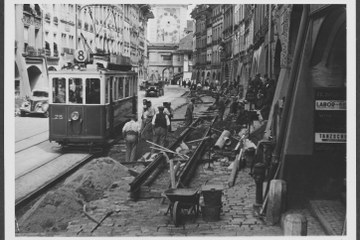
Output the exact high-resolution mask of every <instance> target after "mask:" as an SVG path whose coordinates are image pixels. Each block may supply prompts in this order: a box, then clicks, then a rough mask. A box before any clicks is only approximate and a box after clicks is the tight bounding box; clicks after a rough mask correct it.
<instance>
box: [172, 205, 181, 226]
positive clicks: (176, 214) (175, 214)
mask: <svg viewBox="0 0 360 240" xmlns="http://www.w3.org/2000/svg"><path fill="white" fill-rule="evenodd" d="M172 210H173V213H172V217H173V221H174V224H175V227H177V226H179V223H180V206H179V202H178V201H176V202H175V203H174V206H173V209H172Z"/></svg>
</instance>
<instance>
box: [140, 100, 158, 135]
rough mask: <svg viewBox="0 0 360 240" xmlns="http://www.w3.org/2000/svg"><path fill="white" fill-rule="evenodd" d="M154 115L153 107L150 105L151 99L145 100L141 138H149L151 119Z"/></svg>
mask: <svg viewBox="0 0 360 240" xmlns="http://www.w3.org/2000/svg"><path fill="white" fill-rule="evenodd" d="M154 115H155V109H154V108H153V107H152V106H151V101H146V109H145V111H144V112H143V123H142V127H141V138H143V139H151V133H152V131H151V128H152V126H151V120H152V118H153V117H154Z"/></svg>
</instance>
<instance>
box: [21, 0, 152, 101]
mask: <svg viewBox="0 0 360 240" xmlns="http://www.w3.org/2000/svg"><path fill="white" fill-rule="evenodd" d="M14 7H15V9H16V10H15V19H16V21H15V22H16V30H15V40H16V43H15V44H16V53H15V55H16V62H15V75H16V80H15V88H16V92H17V94H19V95H21V96H26V95H29V94H30V93H31V91H32V90H33V88H34V86H33V85H34V84H35V82H36V83H38V82H39V83H40V82H43V83H42V84H41V87H44V88H46V86H47V83H46V81H47V80H46V79H47V71H56V70H59V69H61V68H62V67H64V66H67V65H68V64H69V63H74V58H75V56H74V54H75V53H76V50H83V51H84V52H85V53H86V54H85V55H86V56H87V58H88V59H90V56H91V54H94V53H96V54H102V55H104V56H105V58H106V59H107V60H109V61H111V62H114V63H117V64H132V65H133V69H134V70H135V71H137V72H139V75H140V76H139V77H140V78H144V73H146V72H147V70H146V69H145V68H146V66H145V65H144V63H145V62H146V58H147V53H146V52H145V50H146V46H145V45H146V43H147V42H146V41H145V36H146V35H147V21H148V19H149V18H152V17H153V14H152V12H151V10H150V6H149V5H143V4H113V5H102V4H86V5H80V4H16V5H14ZM29 56H31V58H32V59H34V58H37V60H36V64H35V65H34V64H33V63H27V62H29V61H28V60H27V59H30V58H29ZM32 61H34V60H32ZM32 66H33V67H32ZM30 67H32V68H30ZM39 79H42V80H41V81H38V80H39Z"/></svg>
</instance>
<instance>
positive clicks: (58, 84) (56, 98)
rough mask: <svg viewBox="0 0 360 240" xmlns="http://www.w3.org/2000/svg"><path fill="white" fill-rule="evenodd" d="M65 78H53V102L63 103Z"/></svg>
mask: <svg viewBox="0 0 360 240" xmlns="http://www.w3.org/2000/svg"><path fill="white" fill-rule="evenodd" d="M65 99H66V91H65V78H53V102H54V103H65Z"/></svg>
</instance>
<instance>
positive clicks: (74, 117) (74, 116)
mask: <svg viewBox="0 0 360 240" xmlns="http://www.w3.org/2000/svg"><path fill="white" fill-rule="evenodd" d="M70 116H71V120H73V121H76V120H78V119H79V117H80V114H79V112H77V111H75V112H72V113H71V115H70Z"/></svg>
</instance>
